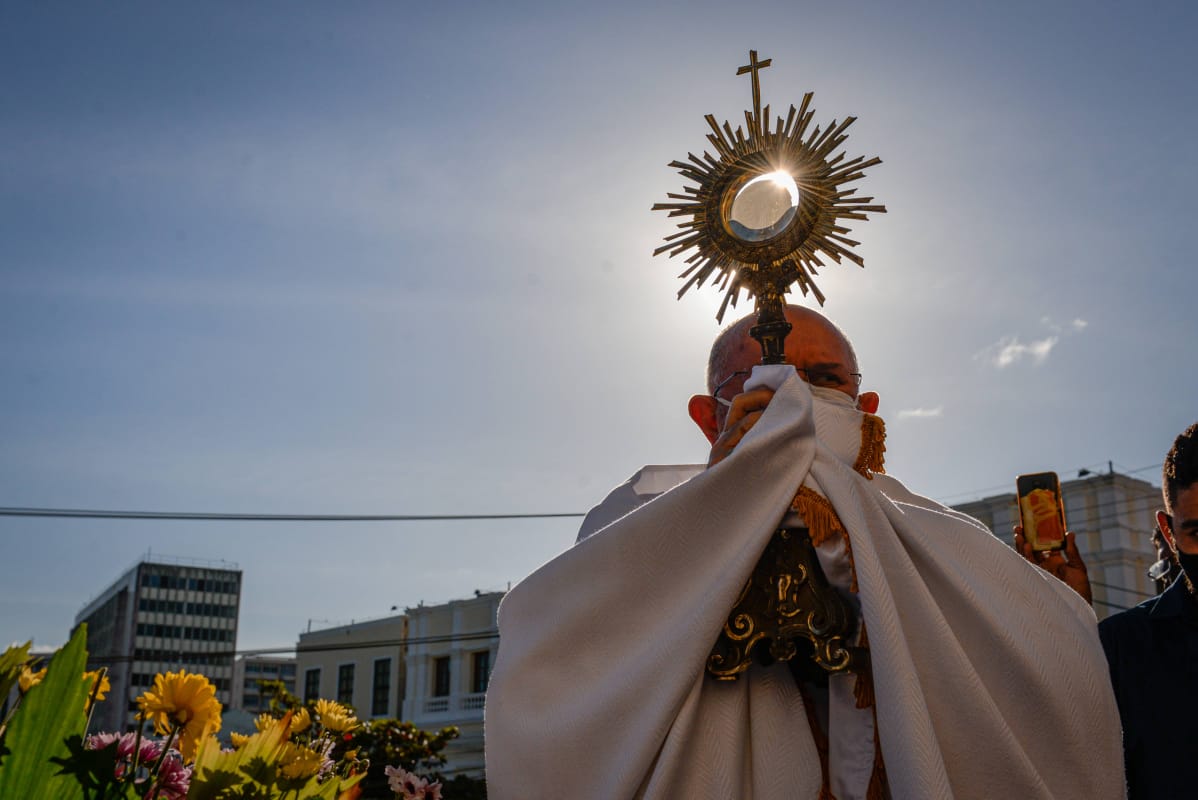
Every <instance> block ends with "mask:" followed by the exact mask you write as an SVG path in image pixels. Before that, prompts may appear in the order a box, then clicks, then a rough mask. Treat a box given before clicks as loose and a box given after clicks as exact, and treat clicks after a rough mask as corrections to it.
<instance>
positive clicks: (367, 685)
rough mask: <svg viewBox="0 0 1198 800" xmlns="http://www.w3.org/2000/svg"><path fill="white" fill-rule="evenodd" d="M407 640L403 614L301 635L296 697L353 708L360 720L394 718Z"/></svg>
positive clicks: (399, 700) (400, 699) (401, 688)
mask: <svg viewBox="0 0 1198 800" xmlns="http://www.w3.org/2000/svg"><path fill="white" fill-rule="evenodd" d="M407 636H408V618H407V617H406V616H405V615H403V614H397V615H392V616H388V617H380V618H378V619H371V620H366V621H363V622H351V623H350V624H348V625H338V626H335V627H330V628H324V629H322V630H316V631H313V630H309V631H308V632H306V633H301V634H300V636H299V643H298V644H297V645H296V647H295V654H296V681H297V688H298V692H297V694H298V695H299V697H300V699H301V700H303V701H304V702H309V701H311V700H316V699H317V698H324V699H326V700H336V701H337V702H339V703H344V704H345V705H348V706H352V707H353V709H354V710H355V711H356V712H357V714H358V717H359V719H375V718H385V717H398V716H399V712H400V706H401V704H402V703H403V692H404V667H405V665H404V648H405V647H406V640H407Z"/></svg>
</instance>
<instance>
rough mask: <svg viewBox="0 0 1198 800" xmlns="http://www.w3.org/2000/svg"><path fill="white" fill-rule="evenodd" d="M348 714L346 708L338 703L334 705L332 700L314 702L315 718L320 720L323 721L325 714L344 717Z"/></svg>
mask: <svg viewBox="0 0 1198 800" xmlns="http://www.w3.org/2000/svg"><path fill="white" fill-rule="evenodd" d="M349 713H350V711H349V709H348V708H346V707H345V706H343V705H341V704H340V703H334V702H333V701H332V700H324V699H321V700H317V701H316V716H318V717H320V718H321V719H322V720H323V719H324V715H325V714H340V715H342V716H345V715H347V714H349Z"/></svg>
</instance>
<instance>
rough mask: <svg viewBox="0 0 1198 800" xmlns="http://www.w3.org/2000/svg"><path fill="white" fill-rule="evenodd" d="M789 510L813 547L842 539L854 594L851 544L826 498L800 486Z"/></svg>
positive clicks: (855, 586) (855, 581)
mask: <svg viewBox="0 0 1198 800" xmlns="http://www.w3.org/2000/svg"><path fill="white" fill-rule="evenodd" d="M879 421H880V420H879ZM790 510H791V511H797V512H798V513H800V514H802V515H803V522H805V523H806V524H807V535H808V536H810V537H811V544H813V545H814V546H816V547H819V546H820V545H821V544H823V543H824V542H826V541H828V539H830V538H832V537H833V536H837V535H839V536H843V537H844V553H845V555H846V556H848V559H849V569H850V571H851V572H852V575H853V581H852V583H851V584H850V585H849V591H850V592H853V593H854V594H855V593H856V592H857V565H856V564H855V563H854V562H853V544H852V542H850V541H849V533H848V531H846V530H845V529H844V525H843V524H842V523H841V522H840V517H838V516H836V509H834V508H832V504H831V503H829V502H828V498H826V497H824V496H823V495H822V494H820V493H819V492H817V491H815V490H814V489H808V488H807V487H806V486H800V487H799V491H798V492H797V493H796V494H795V499H794V500H792V501H790Z"/></svg>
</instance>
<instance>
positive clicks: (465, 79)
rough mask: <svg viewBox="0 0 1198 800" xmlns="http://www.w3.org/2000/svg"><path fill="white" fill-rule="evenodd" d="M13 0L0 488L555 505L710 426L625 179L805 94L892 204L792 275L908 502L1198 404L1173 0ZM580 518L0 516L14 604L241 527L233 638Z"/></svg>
mask: <svg viewBox="0 0 1198 800" xmlns="http://www.w3.org/2000/svg"><path fill="white" fill-rule="evenodd" d="M968 5H973V4H959V3H934V2H924V3H907V4H889V3H841V4H835V5H830V4H810V3H794V2H787V3H776V4H770V3H765V4H744V5H742V6H737V7H736V9H734V10H735V11H736V12H737V14H738V15H739V16H733V15H732V13H731V12H730V10H729V7H728V6H727V5H726V4H715V3H686V4H682V3H679V4H674V5H655V6H654V7H652V8H649V7H642V5H641V4H632V3H627V4H624V3H608V4H585V5H583V4H560V3H510V4H483V3H478V4H461V3H452V2H450V3H439V4H415V3H406V2H396V3H375V4H369V3H354V4H338V5H336V6H334V5H328V4H315V3H313V4H271V3H256V4H248V5H247V4H233V3H224V4H220V3H212V4H204V5H202V6H200V5H196V6H190V7H182V6H179V5H173V4H172V5H167V4H149V3H145V4H105V5H103V6H101V5H99V4H96V5H93V6H90V7H81V6H79V5H68V4H37V5H33V4H18V3H6V4H2V5H0V375H3V387H2V388H3V391H0V441H2V442H3V447H0V505H4V506H54V507H90V508H129V509H163V510H186V511H236V512H262V513H330V514H366V513H399V514H438V513H489V512H494V513H522V512H545V511H553V512H558V511H585V510H586V509H587V508H588V507H589V506H590V505H592V504H593V503H594V502H596V501H598V500H599V499H600V498H601V497H602V496H603V494H604V493H605V492H606V491H607V490H608V488H610V487H611V486H612V485H614V484H616V483H619V482H620V481H622V480H623V479H624V478H625V477H627V475H628V474H630V473H631V472H632V471H634V470H635V469H636V468H637V467H639V466H640V465H641V464H643V463H688V462H696V461H703V460H705V459H706V448H705V446H704V445H705V442H704V440H703V439H702V437H701V435H700V434H699V432H698V431H697V429H695V428H694V427H693V425H692V423H691V422H690V421H689V419H687V417H686V415H685V403H686V400H687V398H688V397H689V396H690V395H691V394H692V393H694V392H696V391H700V390H701V388H702V380H703V366H704V360H705V354H706V350H707V347H708V345H709V343H710V341H711V339H712V337H713V336H714V335H715V333H716V332H717V325H716V323H715V320H714V314H715V310H716V308H717V306H718V303H719V299H720V297H719V294H718V293H717V292H715V291H703V292H700V293H699V294H697V295H695V294H688V296H687V297H686V298H684V299H683V300H682V301H680V302H679V301H675V300H674V294H675V292H676V291H677V289H678V287H679V286H680V282H678V281H677V280H676V278H675V275H676V273H677V272H678V271H679V269H680V264H679V263H678V262H670V261H668V260H666V259H664V258H661V257H659V258H653V257H651V255H650V254H651V252H652V250H653V249H654V248H655V247H656V246H657V244H658V243H659V241H660V240H661V238H662V237H663V236H665V235H666V234H668V233H670V232H671V231H672V230H673V228H672V227H671V224H672V223H671V221H670V220H668V219H667V218H666V217H665V215H664V214H660V213H653V212H650V210H649V208H650V206H651V205H652V204H653V203H654V202H657V201H662V200H665V195H666V193H667V192H671V191H678V190H679V189H680V188H681V186H682V183H683V180H682V179H681V178H680V177H679V176H678V175H677V174H676V173H675V172H674V171H672V170H671V169H670V168H669V167H667V166H666V165H667V164H668V162H670V161H671V160H674V159H676V158H682V157H685V154H686V153H687V152H688V151H692V150H693V151H696V152H697V151H698V150H700V149H702V148H704V147H705V145H706V141H705V139H704V138H703V137H704V131H705V129H706V127H705V124H704V122H703V115H704V114H706V113H713V114H715V115H716V116H717V117H718V118H719V119H721V120H722V119H730V120H733V121H734V122H735V121H737V120H740V119H742V118H743V110H744V109H745V108H746V107H749V106H750V104H751V99H750V94H749V86H748V81H747V79H746V78H737V77H736V76H735V70H736V67H738V66H740V65H741V64H744V63H747V57H748V51H749V49H750V48H753V49H756V50H758V51H759V53H760V55H761V57H763V58H765V57H768V58H772V59H773V66H772V67H770V68H769V69H767V70H765V71H764V72H763V73H762V92H763V98H764V101H765V102H768V103H770V104H771V105H772V106H773V109H774V111H775V112H778V111H779V110H784V109H785V108H786V106H787V105H788V104H789V103H792V102H793V103H796V104H797V103H798V101H799V100H800V99H801V98H802V95H803V93H804V92H805V91H814V92H815V110H816V120H817V121H820V122H825V123H826V122H828V121H830V120H832V119H833V118H843V117H844V116H845V115H849V114H851V115H854V116H857V117H858V118H859V120H858V122H857V123H855V125H854V126H853V127H852V128H851V129H850V132H851V135H850V137H849V140H848V142H847V150H848V152H849V154H850V155H858V154H860V155H867V156H872V155H878V156H880V157H881V158H882V159H883V162H884V163H883V164H882V165H880V166H878V167H875V168H873V169H872V170H871V171H870V174H869V175H868V177H867V179H866V181H865V182H864V183H863V184H862V188H863V191H865V192H866V193H867V194H872V195H874V196H876V197H877V198H878V200H879V201H880V202H883V203H885V204H886V205H887V207H888V209H889V213H888V214H886V215H884V216H877V217H875V218H873V219H872V220H871V221H870V222H868V223H864V224H860V223H859V224H856V225H855V226H854V234H856V236H855V238H858V239H860V240H861V241H862V243H863V244H862V245H861V247H860V248H859V249H858V252H859V253H860V254H861V255H863V256H864V257H865V259H866V269H865V270H860V269H858V268H856V267H854V266H851V265H848V266H842V267H832V268H829V269H828V270H827V271H825V272H824V273H823V274H822V276H821V278H820V286H821V287H822V288H823V289H824V291H825V292H826V294H827V295H828V304H827V306H826V308H825V312H826V313H827V314H828V315H829V316H831V317H832V318H833V319H834V320H835V321H836V322H837V323H838V324H840V325H841V326H842V327H843V328H844V329H845V330H846V331H847V332H848V333H849V335H850V336H851V337H852V338H853V340H854V343H855V345H856V348H857V351H858V353H859V354H860V356H861V360H862V369H863V372H864V373H865V381H864V383H865V386H866V387H867V388H871V389H874V390H876V391H878V392H879V393H880V394H881V395H882V407H881V410H880V411H881V414H882V416H883V417H884V418H886V420H887V424H888V431H889V438H888V450H887V465H888V467H889V469H890V471H891V472H892V473H893V474H894V475H896V476H898V477H900V478H901V479H903V480H904V481H905V482H906V483H907V484H908V485H910V486H911V487H912V488H914V489H915V490H917V491H920V492H922V493H924V494H927V495H929V496H932V497H935V498H937V499H942V500H949V501H962V500H965V499H970V498H973V497H977V496H981V495H984V494H992V493H996V492H998V491H1005V490H1007V489H1008V488H1009V487H1011V486H1013V481H1014V476H1015V475H1016V474H1017V473H1019V472H1028V471H1039V470H1043V469H1055V470H1057V471H1058V472H1060V473H1061V474H1062V476H1063V477H1069V476H1072V475H1073V474H1076V470H1077V469H1079V468H1081V467H1090V468H1094V467H1095V466H1096V465H1105V464H1106V462H1107V461H1108V460H1111V461H1113V462H1114V464H1115V465H1116V468H1120V469H1123V470H1124V471H1129V470H1138V469H1141V468H1147V469H1144V470H1143V471H1141V472H1139V473H1137V474H1138V475H1139V476H1140V477H1145V478H1149V479H1151V480H1154V481H1156V480H1158V478H1157V470H1156V467H1157V465H1159V463H1160V461H1161V458H1162V456H1163V454H1164V452H1165V451H1166V450H1167V448H1168V446H1169V444H1170V442H1171V441H1172V438H1173V437H1174V436H1175V435H1176V434H1177V433H1178V432H1179V431H1180V430H1181V429H1182V428H1184V427H1185V426H1186V425H1187V424H1189V423H1190V422H1192V421H1194V420H1195V419H1196V418H1198V413H1196V410H1195V406H1194V403H1193V401H1192V398H1193V397H1194V396H1195V394H1196V392H1195V389H1196V386H1195V381H1196V379H1195V378H1194V377H1193V376H1192V375H1191V374H1190V373H1191V372H1192V370H1191V369H1190V367H1191V366H1192V364H1193V359H1192V356H1190V351H1191V348H1192V343H1193V342H1194V341H1195V338H1196V334H1198V330H1196V327H1198V326H1196V325H1195V323H1194V321H1193V314H1192V311H1191V307H1192V302H1191V300H1190V298H1189V295H1190V293H1191V292H1192V289H1193V286H1194V279H1193V277H1192V274H1193V272H1192V269H1191V266H1192V260H1193V258H1192V249H1191V247H1190V241H1189V239H1190V236H1191V232H1192V229H1193V222H1192V216H1193V214H1192V211H1191V208H1190V205H1191V204H1190V200H1191V196H1192V189H1191V187H1193V186H1194V185H1195V184H1196V183H1198V167H1196V164H1195V159H1194V157H1193V154H1192V147H1191V139H1192V134H1193V131H1194V130H1195V127H1196V125H1195V123H1196V122H1198V119H1196V118H1198V108H1196V101H1195V92H1194V91H1193V87H1192V85H1191V80H1192V77H1191V76H1192V75H1194V74H1195V73H1196V72H1198V69H1196V68H1198V64H1196V63H1195V61H1196V58H1195V56H1194V55H1193V54H1192V52H1193V50H1192V41H1191V39H1192V33H1193V31H1194V30H1195V21H1196V20H1195V15H1196V12H1195V11H1194V10H1192V6H1190V5H1189V4H1184V3H1180V2H1179V3H1155V4H1151V5H1150V6H1145V7H1138V8H1135V9H1133V8H1132V7H1130V6H1128V5H1126V4H1115V3H1053V4H1040V3H1007V4H1001V5H999V4H989V5H980V6H979V7H977V8H973V7H968ZM575 528H576V523H575V522H572V521H570V520H565V521H561V520H556V521H552V520H549V521H535V522H529V521H524V522H473V523H449V522H441V523H423V524H422V523H402V524H373V523H372V524H355V525H348V524H341V525H334V524H324V525H317V524H302V525H301V524H282V523H270V524H235V523H180V522H142V521H137V522H131V521H125V522H117V521H103V522H100V521H81V520H55V519H13V518H0V543H2V546H3V551H4V554H5V557H4V558H3V560H2V563H0V641H3V642H8V641H14V640H21V641H24V640H25V639H28V638H33V639H34V640H35V641H36V642H38V643H39V644H50V645H53V644H58V643H61V642H62V641H63V640H64V639H65V637H66V634H67V632H68V629H69V627H70V625H71V623H72V621H73V619H74V615H75V613H76V612H77V611H78V610H79V609H80V608H81V607H82V606H83V605H84V603H85V602H86V601H87V600H88V599H89V598H90V597H91V596H93V595H95V594H96V593H98V592H99V591H101V590H102V589H103V588H104V587H105V586H106V585H107V584H108V583H109V582H111V580H113V579H114V578H115V577H116V576H117V575H118V574H119V573H120V572H121V571H122V570H124V569H125V568H127V567H128V566H129V565H131V564H132V563H134V562H135V561H136V560H137V559H138V558H139V557H140V556H141V555H142V554H144V553H146V552H147V551H148V550H153V552H155V553H163V554H170V555H179V556H187V557H194V558H215V559H225V560H229V561H234V562H237V563H238V564H239V565H240V567H241V568H242V569H243V570H244V572H245V579H244V585H245V590H244V595H243V600H242V615H241V634H240V639H239V642H238V645H239V647H241V648H252V647H268V646H285V645H289V644H293V643H294V641H295V637H296V634H297V633H298V632H299V631H301V630H303V629H304V628H305V627H306V625H307V624H308V621H309V620H338V621H343V620H348V619H353V618H357V619H361V618H364V617H371V616H378V615H381V614H385V613H387V612H388V610H389V609H390V608H391V607H392V606H399V607H400V608H402V607H404V606H407V605H415V604H416V603H417V602H419V601H421V600H424V601H425V602H440V601H444V600H447V599H451V598H454V597H462V596H467V595H469V594H470V593H471V592H472V591H473V590H474V589H498V588H503V587H505V586H506V585H507V584H508V582H515V581H518V580H519V579H520V578H522V577H523V576H524V575H526V574H527V573H528V572H530V571H531V570H532V569H534V568H535V567H536V566H537V565H538V564H540V563H542V562H543V561H545V560H546V559H548V558H550V557H551V556H552V555H554V554H556V553H557V552H560V551H561V550H562V549H564V548H565V547H566V546H568V544H569V543H570V542H572V541H573V537H574V530H575Z"/></svg>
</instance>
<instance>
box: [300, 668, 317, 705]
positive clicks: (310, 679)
mask: <svg viewBox="0 0 1198 800" xmlns="http://www.w3.org/2000/svg"><path fill="white" fill-rule="evenodd" d="M319 699H320V669H319V668H317V669H309V670H305V671H304V702H305V703H315V702H316V701H317V700H319Z"/></svg>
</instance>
